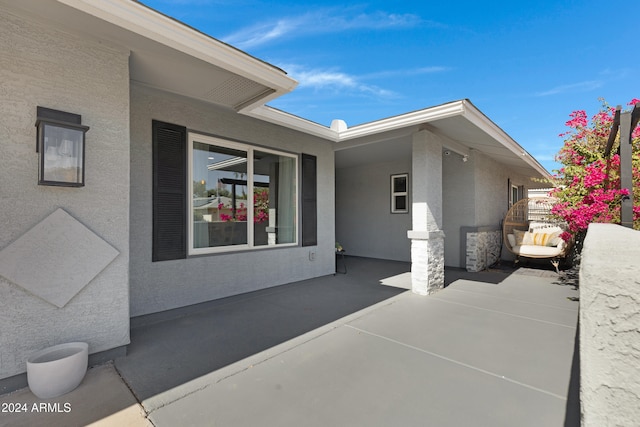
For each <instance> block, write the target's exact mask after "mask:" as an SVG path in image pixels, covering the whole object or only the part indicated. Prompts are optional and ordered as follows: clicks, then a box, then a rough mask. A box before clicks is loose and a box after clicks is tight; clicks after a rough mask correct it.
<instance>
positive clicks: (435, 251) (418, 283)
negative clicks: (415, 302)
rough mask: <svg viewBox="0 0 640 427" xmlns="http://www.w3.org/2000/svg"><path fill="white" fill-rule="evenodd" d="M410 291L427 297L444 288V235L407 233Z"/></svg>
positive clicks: (435, 232)
mask: <svg viewBox="0 0 640 427" xmlns="http://www.w3.org/2000/svg"><path fill="white" fill-rule="evenodd" d="M408 236H409V238H410V239H411V277H412V291H413V292H414V293H416V294H419V295H429V294H432V293H435V292H437V291H438V290H440V289H442V288H443V287H444V233H443V232H442V231H434V232H415V231H409V232H408Z"/></svg>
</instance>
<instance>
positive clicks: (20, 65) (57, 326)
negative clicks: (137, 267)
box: [0, 6, 129, 378]
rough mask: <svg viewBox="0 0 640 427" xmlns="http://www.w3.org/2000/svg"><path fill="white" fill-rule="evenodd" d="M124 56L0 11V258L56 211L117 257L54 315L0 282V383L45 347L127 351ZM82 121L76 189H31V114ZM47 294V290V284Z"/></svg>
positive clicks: (34, 176) (34, 171)
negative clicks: (43, 110)
mask: <svg viewBox="0 0 640 427" xmlns="http://www.w3.org/2000/svg"><path fill="white" fill-rule="evenodd" d="M128 56H129V53H128V51H125V50H119V49H117V48H115V47H113V46H110V45H108V44H106V43H103V42H98V41H96V40H91V39H89V38H87V37H76V36H74V35H72V34H69V33H68V32H64V31H60V30H58V29H56V28H53V27H49V26H47V25H45V24H40V23H36V22H33V21H30V20H27V19H24V18H22V17H20V16H18V15H15V14H14V13H13V12H11V11H9V10H6V9H5V6H0V99H1V100H2V102H0V146H1V148H2V153H3V155H2V157H1V158H0V165H1V166H0V182H1V183H2V184H1V185H0V216H1V217H2V227H0V249H3V248H6V247H7V246H8V245H9V244H10V243H11V242H13V241H15V240H16V239H17V238H19V237H20V236H22V235H23V234H24V233H25V232H27V231H28V230H30V229H31V228H33V227H34V226H35V225H36V224H38V223H39V222H40V221H42V220H43V219H44V218H45V217H47V216H48V215H49V214H51V213H52V212H54V211H55V210H56V209H57V208H62V209H64V210H65V211H67V212H68V213H69V214H71V215H72V216H73V217H74V218H75V219H77V220H78V221H80V222H81V223H82V224H84V225H85V226H86V227H88V228H89V229H90V230H91V231H93V232H94V233H96V234H97V235H98V236H100V237H101V238H102V239H104V240H105V241H106V242H108V243H109V244H110V245H111V246H113V247H114V248H116V249H117V250H118V251H119V252H120V254H119V255H118V256H117V257H116V258H115V260H114V261H113V262H112V263H110V264H109V265H108V266H107V267H106V268H105V269H104V270H103V271H102V272H101V273H99V274H98V275H97V276H96V277H95V278H94V279H93V280H92V281H91V282H89V284H88V285H87V286H86V287H85V288H84V289H83V290H82V291H81V292H80V293H79V294H77V295H76V296H75V297H74V298H73V299H71V301H70V302H69V303H68V304H67V305H65V306H64V307H62V308H58V307H56V306H54V305H53V304H50V303H48V302H45V301H44V300H42V299H40V298H38V297H35V296H34V295H32V294H30V293H28V292H26V291H24V290H23V289H22V288H21V287H19V286H17V285H16V284H14V283H11V282H9V281H8V280H6V279H4V278H2V277H0V301H2V303H1V305H2V309H0V378H6V377H9V376H12V375H15V374H18V373H21V372H24V371H25V370H26V365H25V361H26V359H27V357H28V356H29V355H30V354H32V353H34V352H35V351H37V350H41V349H43V348H45V347H48V346H51V345H55V344H59V343H63V342H68V341H75V340H80V341H86V342H88V343H89V351H90V352H91V353H94V352H98V351H103V350H107V349H111V348H114V347H117V346H121V345H126V344H128V343H129V303H128V272H129V243H128V242H129V197H128V194H129V71H128ZM37 106H44V107H48V108H53V109H58V110H63V111H67V112H72V113H76V114H81V115H82V122H83V124H85V125H88V126H90V127H91V129H90V130H89V132H88V133H87V137H86V161H85V165H86V176H85V183H86V186H85V187H82V188H62V187H47V186H38V185H37V180H38V154H37V153H36V151H35V146H36V128H35V126H34V125H35V121H36V107H37ZM52 286H53V284H52Z"/></svg>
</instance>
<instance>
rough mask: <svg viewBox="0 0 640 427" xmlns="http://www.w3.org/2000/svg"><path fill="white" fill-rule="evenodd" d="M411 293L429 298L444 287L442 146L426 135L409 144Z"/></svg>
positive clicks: (423, 131) (436, 139)
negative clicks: (410, 170)
mask: <svg viewBox="0 0 640 427" xmlns="http://www.w3.org/2000/svg"><path fill="white" fill-rule="evenodd" d="M412 149H413V155H412V175H413V180H412V181H413V186H412V190H411V194H412V201H413V202H412V209H411V213H412V230H409V231H408V232H407V237H409V239H411V290H412V291H413V292H414V293H416V294H419V295H428V294H432V293H434V292H436V291H438V290H439V289H441V288H443V287H444V232H443V231H442V142H441V140H440V138H439V137H438V136H437V135H435V134H433V133H431V132H429V131H427V130H420V131H418V132H416V133H414V134H413V141H412Z"/></svg>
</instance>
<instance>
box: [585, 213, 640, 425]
mask: <svg viewBox="0 0 640 427" xmlns="http://www.w3.org/2000/svg"><path fill="white" fill-rule="evenodd" d="M638 260H640V232H638V231H634V230H631V229H628V228H623V227H621V226H619V225H613V224H591V225H590V226H589V231H588V233H587V237H586V239H585V242H584V247H583V250H582V261H581V264H580V366H581V367H580V388H581V392H580V398H581V403H582V404H581V407H582V425H583V426H585V427H599V426H632V425H638V420H640V370H639V369H638V361H640V265H639V264H638Z"/></svg>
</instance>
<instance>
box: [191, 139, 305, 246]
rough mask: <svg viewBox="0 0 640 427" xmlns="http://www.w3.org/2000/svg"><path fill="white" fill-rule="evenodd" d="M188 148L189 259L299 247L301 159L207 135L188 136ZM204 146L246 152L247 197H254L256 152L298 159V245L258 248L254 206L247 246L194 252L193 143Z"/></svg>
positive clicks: (249, 211)
mask: <svg viewBox="0 0 640 427" xmlns="http://www.w3.org/2000/svg"><path fill="white" fill-rule="evenodd" d="M187 140H188V142H187V144H188V147H187V174H188V176H187V178H188V179H187V187H188V188H187V215H188V216H187V223H188V244H189V246H188V248H187V249H188V252H187V253H188V255H206V254H215V253H228V252H238V251H247V250H251V251H253V250H265V249H274V248H284V247H291V246H298V237H299V231H300V216H299V212H298V210H299V207H298V205H299V204H300V176H299V175H300V172H299V170H298V164H299V156H297V155H295V154H292V153H286V152H283V151H278V150H272V149H269V148H264V147H260V146H253V145H250V144H243V143H239V142H234V141H229V140H227V139H222V138H217V137H214V136H209V135H203V134H200V133H196V132H188V139H187ZM194 142H201V143H205V144H211V145H218V146H222V147H226V148H232V149H236V150H241V151H245V152H246V153H247V194H253V161H254V151H261V152H263V153H271V154H277V155H279V156H286V157H290V158H292V159H294V161H295V178H296V203H295V205H294V209H295V212H294V218H295V227H296V233H295V235H294V236H295V241H294V242H293V243H281V244H278V245H260V246H254V241H253V227H252V226H251V227H250V224H251V225H253V224H254V222H253V219H254V218H253V216H254V213H253V202H252V204H251V209H249V207H247V243H246V244H244V245H229V246H216V247H211V248H194V247H193V200H192V196H193V143H194Z"/></svg>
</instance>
